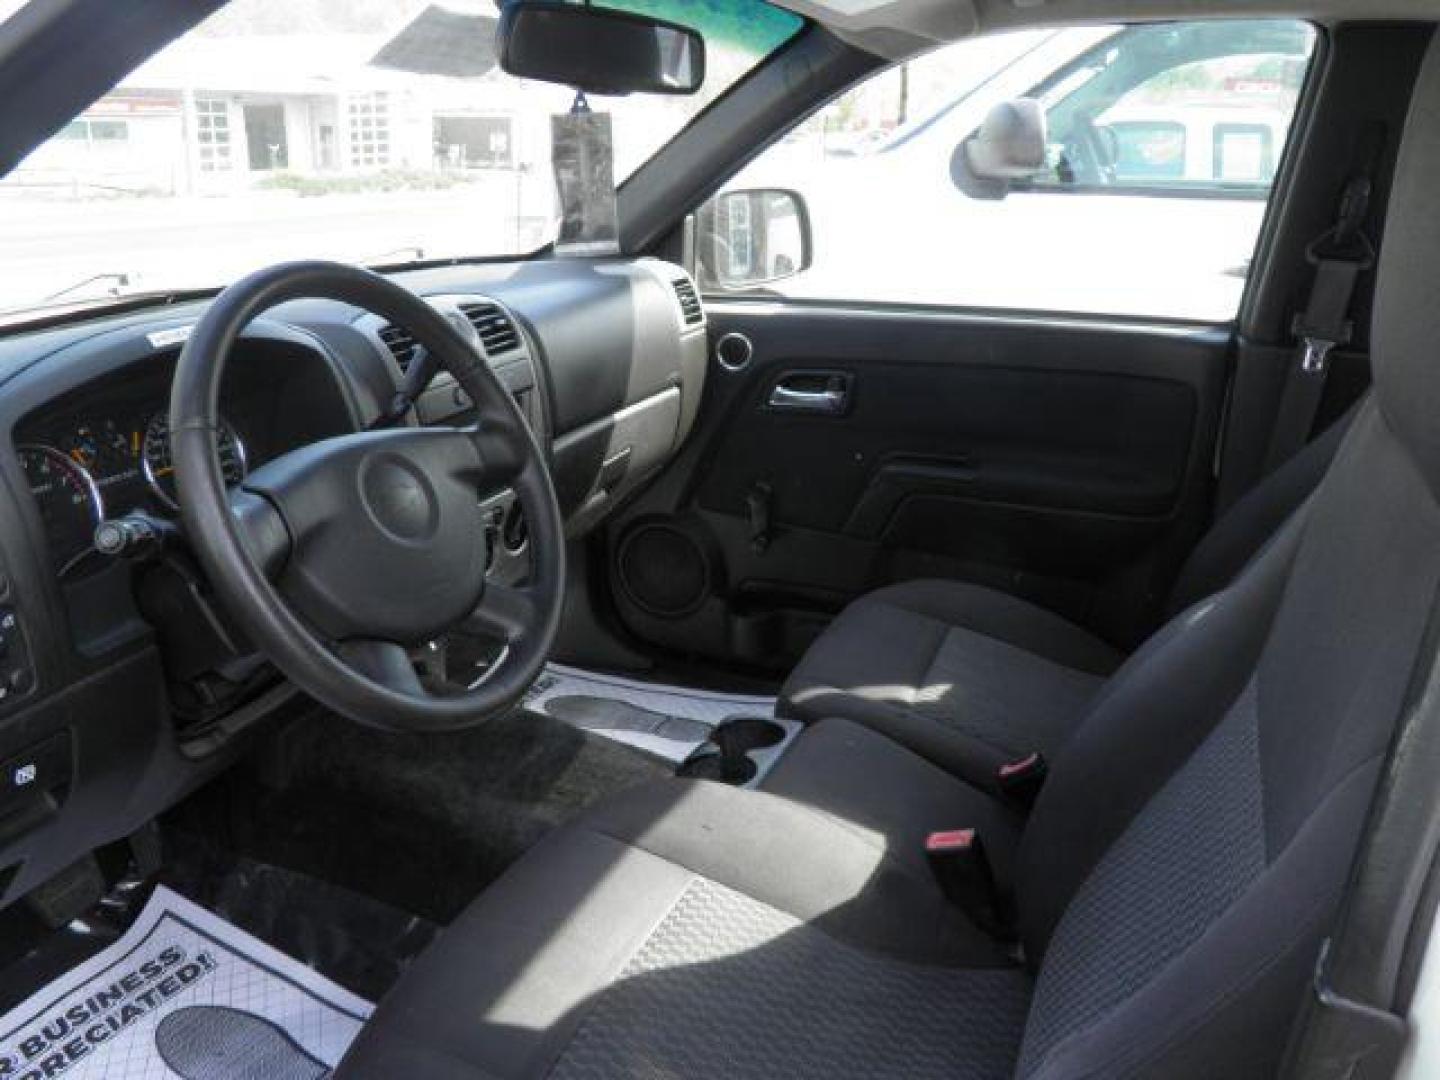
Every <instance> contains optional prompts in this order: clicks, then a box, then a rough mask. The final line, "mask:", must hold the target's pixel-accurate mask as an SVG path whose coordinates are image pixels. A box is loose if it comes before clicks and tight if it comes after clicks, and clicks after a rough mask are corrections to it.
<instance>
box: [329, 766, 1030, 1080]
mask: <svg viewBox="0 0 1440 1080" xmlns="http://www.w3.org/2000/svg"><path fill="white" fill-rule="evenodd" d="M1030 988H1031V977H1030V975H1029V974H1028V973H1026V972H1025V971H1024V970H1023V969H1020V968H1018V967H1016V966H1014V965H1013V964H1011V963H1010V962H1009V961H1008V960H1007V959H1006V958H1005V957H1004V956H1003V955H1002V954H1000V953H999V952H998V950H997V949H996V948H995V946H993V945H991V944H990V943H989V942H988V941H984V940H983V936H980V935H978V933H977V932H976V931H974V930H973V929H971V928H969V927H968V926H967V925H966V924H965V923H964V921H963V919H961V918H960V916H959V915H958V913H956V912H955V911H954V910H953V909H951V908H949V907H948V906H947V905H945V904H944V902H943V900H941V899H940V898H939V895H938V892H936V891H934V889H933V885H932V884H931V883H930V882H929V881H928V880H926V879H925V878H923V877H921V876H919V875H916V874H915V873H913V872H912V870H911V869H910V868H909V867H908V866H906V865H903V864H897V863H895V862H894V861H892V860H891V859H890V858H889V857H888V855H887V853H886V852H885V850H884V848H883V846H882V845H879V844H877V843H876V842H875V841H874V840H873V839H872V838H870V837H868V836H866V835H865V834H864V833H863V832H861V831H859V830H856V829H853V828H850V827H849V826H846V825H845V824H843V823H840V822H837V821H836V820H835V819H833V818H830V817H828V816H826V815H823V814H820V813H817V812H815V811H813V810H809V809H806V808H804V807H799V806H796V805H794V804H793V803H790V802H787V801H786V800H784V799H781V798H778V797H775V796H773V795H768V794H764V793H760V792H747V791H738V790H735V789H732V788H726V787H722V786H719V785H714V784H707V783H702V782H676V783H673V784H668V785H661V786H657V787H655V788H645V789H640V790H637V791H636V792H633V793H631V794H630V795H627V796H625V797H623V798H621V799H620V800H618V801H616V802H614V803H611V804H609V806H607V807H606V808H603V809H602V810H600V811H599V812H597V813H594V814H592V815H590V816H589V817H587V818H585V819H583V820H582V821H581V822H579V823H577V824H575V825H571V826H567V827H565V828H562V829H560V830H557V831H556V832H555V833H553V834H552V835H551V836H550V837H549V838H548V839H547V840H546V841H544V842H543V843H542V844H540V845H538V846H537V847H536V848H535V849H534V850H532V851H531V852H530V853H529V854H528V855H527V856H526V857H525V858H524V859H522V860H521V861H520V862H519V863H517V864H516V865H515V866H514V867H512V868H511V870H510V871H509V872H508V873H507V874H506V875H505V876H504V877H503V878H502V879H501V880H500V881H499V882H498V883H497V884H496V885H495V886H493V887H492V888H491V889H489V890H488V891H487V892H486V893H485V894H484V895H483V896H482V897H481V898H480V899H479V900H477V901H476V902H475V903H474V904H473V905H472V906H471V907H470V908H469V909H467V911H466V912H465V913H464V914H463V915H461V917H460V918H459V919H458V920H457V921H456V922H455V923H454V924H453V925H452V926H451V927H450V928H449V929H448V930H447V931H446V932H445V934H444V936H443V937H442V938H441V940H440V941H439V942H437V944H436V945H434V946H432V947H431V948H430V949H429V950H427V952H426V953H425V954H424V956H422V957H421V958H420V960H419V961H417V962H416V964H415V965H414V966H413V967H412V968H411V969H410V970H409V971H408V972H407V973H406V975H405V976H404V977H403V978H402V980H401V981H400V983H399V984H398V985H397V986H396V988H395V989H394V990H393V991H392V993H391V994H390V995H388V996H387V997H386V999H385V1000H384V1001H383V1002H382V1003H381V1005H380V1008H379V1009H378V1011H377V1012H376V1014H375V1016H374V1018H373V1019H372V1020H371V1021H370V1023H369V1024H368V1025H367V1026H366V1028H365V1029H364V1030H363V1031H362V1033H361V1035H360V1037H359V1039H358V1040H357V1041H356V1043H355V1045H354V1046H353V1047H352V1048H351V1050H350V1053H349V1054H348V1055H347V1057H346V1059H345V1061H344V1062H343V1063H342V1064H341V1067H340V1069H339V1072H338V1075H339V1076H341V1077H350V1078H367V1077H375V1078H378V1077H385V1078H387V1080H388V1078H392V1077H397V1076H424V1077H427V1078H438V1080H457V1078H461V1077H464V1078H467V1080H477V1078H482V1077H483V1078H490V1080H500V1078H505V1080H509V1078H511V1077H515V1078H519V1077H539V1076H553V1077H565V1078H579V1077H617V1078H619V1077H674V1076H687V1077H689V1076H700V1077H703V1076H717V1077H720V1076H723V1077H741V1078H744V1077H756V1078H759V1077H772V1076H799V1075H805V1076H817V1077H819V1076H824V1077H837V1078H842V1080H843V1078H847V1077H854V1078H856V1080H859V1078H861V1077H865V1078H870V1077H876V1076H901V1075H903V1076H907V1077H919V1078H926V1077H935V1078H936V1080H940V1078H942V1077H943V1078H947V1080H957V1078H974V1080H982V1078H992V1077H993V1078H1000V1077H1008V1076H1010V1074H1011V1072H1012V1070H1013V1068H1014V1063H1015V1059H1016V1055H1017V1053H1018V1049H1019V1045H1020V1038H1021V1033H1022V1029H1023V1025H1024V1022H1025V1014H1026V1010H1027V1008H1028V1002H1029V996H1030Z"/></svg>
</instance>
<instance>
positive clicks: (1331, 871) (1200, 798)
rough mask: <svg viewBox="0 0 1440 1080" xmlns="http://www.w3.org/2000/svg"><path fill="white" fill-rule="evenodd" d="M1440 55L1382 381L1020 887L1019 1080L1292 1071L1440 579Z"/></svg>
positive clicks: (1385, 290)
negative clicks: (1026, 1009) (1028, 965)
mask: <svg viewBox="0 0 1440 1080" xmlns="http://www.w3.org/2000/svg"><path fill="white" fill-rule="evenodd" d="M1436 168H1440V46H1435V47H1432V49H1431V52H1430V55H1429V56H1428V58H1427V61H1426V65H1425V69H1424V72H1423V74H1422V76H1421V79H1420V83H1419V85H1418V86H1417V89H1416V97H1415V102H1414V105H1413V106H1412V111H1411V116H1410V120H1409V122H1408V125H1407V131H1406V138H1405V142H1404V145H1403V148H1402V151H1401V159H1400V164H1399V170H1398V175H1397V179H1396V183H1395V188H1394V195H1393V197H1392V210H1391V213H1390V215H1389V221H1390V223H1391V225H1390V228H1389V229H1388V231H1387V236H1386V241H1385V250H1384V255H1383V257H1382V261H1381V267H1380V274H1379V284H1378V291H1377V302H1376V312H1375V328H1374V333H1373V336H1372V340H1373V342H1374V346H1373V354H1374V363H1375V380H1376V386H1375V392H1374V394H1373V395H1372V397H1371V398H1370V399H1369V400H1367V401H1366V402H1365V403H1364V404H1363V405H1362V406H1361V408H1360V410H1359V412H1358V414H1357V415H1356V417H1355V419H1354V422H1353V424H1352V426H1351V428H1350V430H1349V431H1348V432H1347V433H1346V435H1345V437H1344V440H1343V444H1342V445H1341V446H1340V448H1339V451H1338V453H1337V455H1336V458H1335V461H1334V463H1333V464H1332V466H1331V468H1330V470H1329V472H1328V473H1327V475H1326V477H1325V479H1324V480H1323V482H1322V483H1321V484H1320V486H1319V488H1318V489H1317V490H1316V492H1315V494H1314V495H1313V496H1312V497H1311V498H1310V500H1309V502H1308V503H1307V504H1306V505H1305V506H1304V507H1303V508H1302V509H1301V511H1300V512H1299V513H1298V514H1297V515H1295V516H1294V517H1293V518H1292V519H1291V520H1290V522H1289V523H1287V524H1286V526H1285V527H1284V528H1283V529H1282V530H1281V531H1280V533H1279V534H1278V535H1276V536H1275V538H1274V539H1273V540H1271V542H1270V543H1269V544H1268V546H1267V547H1266V548H1265V549H1264V550H1263V551H1262V552H1261V554H1260V555H1259V556H1258V557H1257V558H1256V559H1255V560H1254V561H1253V562H1251V563H1250V565H1249V566H1248V567H1247V568H1246V569H1245V571H1244V572H1243V573H1242V574H1241V575H1240V576H1239V577H1238V578H1237V579H1236V580H1235V581H1234V582H1233V583H1232V584H1231V585H1230V586H1229V587H1228V588H1226V589H1225V590H1223V591H1222V592H1220V593H1218V594H1216V595H1215V596H1214V597H1212V598H1211V599H1209V600H1208V601H1205V602H1204V603H1202V604H1200V605H1199V606H1197V607H1195V608H1192V609H1190V610H1189V611H1187V612H1185V613H1183V614H1181V615H1180V616H1178V617H1177V618H1176V619H1174V620H1172V622H1171V623H1169V624H1168V625H1167V626H1166V627H1164V628H1163V629H1162V630H1161V631H1160V632H1159V633H1158V634H1157V635H1156V636H1155V637H1154V638H1152V640H1151V641H1150V642H1148V643H1147V644H1146V645H1145V646H1144V647H1142V648H1141V650H1140V651H1139V652H1137V653H1136V654H1135V655H1134V656H1133V657H1132V658H1131V659H1130V660H1129V661H1127V662H1126V664H1125V665H1124V666H1123V667H1122V668H1121V669H1120V670H1119V672H1117V673H1116V675H1115V676H1114V677H1113V678H1112V679H1111V680H1110V681H1109V682H1108V683H1107V684H1106V686H1105V688H1104V689H1103V690H1102V691H1101V693H1100V695H1099V697H1098V698H1097V700H1096V701H1095V703H1094V705H1093V707H1092V708H1091V711H1090V712H1089V714H1088V715H1087V717H1086V718H1085V720H1084V721H1083V723H1082V724H1081V726H1080V729H1079V730H1078V731H1077V733H1076V735H1075V737H1074V738H1073V740H1072V741H1071V742H1070V743H1069V745H1068V746H1067V747H1066V748H1065V750H1064V751H1063V752H1062V754H1061V755H1060V757H1059V759H1058V760H1057V761H1056V762H1055V765H1054V769H1053V772H1052V776H1051V778H1050V781H1049V782H1048V783H1047V784H1046V787H1045V790H1044V791H1043V793H1042V795H1041V797H1040V800H1039V801H1038V803H1037V804H1036V807H1035V810H1034V814H1033V816H1032V818H1031V824H1030V826H1029V828H1028V829H1027V833H1026V837H1025V841H1024V843H1023V845H1022V850H1021V853H1020V860H1019V867H1018V881H1017V892H1018V895H1019V897H1020V905H1021V907H1020V912H1019V915H1020V924H1021V931H1022V936H1023V938H1024V941H1025V945H1026V948H1027V953H1028V955H1030V956H1031V957H1033V958H1036V959H1037V960H1038V977H1037V984H1036V993H1035V998H1034V1002H1033V1005H1032V1008H1031V1013H1030V1018H1029V1021H1028V1024H1027V1028H1026V1033H1025V1039H1024V1045H1023V1048H1022V1052H1021V1060H1020V1064H1019V1068H1018V1075H1019V1076H1021V1077H1023V1078H1026V1080H1029V1078H1032V1077H1037V1078H1038V1077H1043V1078H1046V1080H1053V1078H1059V1077H1080V1076H1086V1077H1088V1076H1105V1077H1113V1076H1131V1075H1153V1076H1163V1077H1167V1078H1174V1077H1186V1076H1205V1077H1214V1076H1224V1077H1227V1078H1233V1077H1245V1076H1271V1075H1273V1074H1274V1071H1275V1069H1276V1067H1277V1065H1278V1063H1279V1060H1280V1056H1281V1054H1282V1053H1283V1048H1284V1041H1285V1033H1286V1031H1287V1030H1288V1028H1289V1027H1290V1024H1291V1022H1292V1020H1293V1017H1294V1016H1295V1014H1296V1010H1297V1008H1298V1005H1299V1004H1300V1001H1301V993H1302V990H1303V988H1304V986H1305V985H1306V980H1307V978H1308V976H1309V974H1310V972H1311V971H1312V969H1313V966H1314V963H1315V959H1316V955H1317V952H1318V949H1319V945H1320V942H1321V940H1322V939H1323V937H1324V935H1325V934H1326V932H1327V930H1328V928H1329V926H1330V924H1331V921H1332V920H1333V918H1334V915H1335V912H1336V909H1337V907H1338V904H1339V900H1340V897H1341V894H1342V891H1343V888H1344V884H1345V881H1346V877H1347V875H1348V872H1349V867H1350V864H1351V861H1352V859H1353V857H1354V853H1355V849H1356V846H1357V844H1358V840H1359V836H1360V832H1361V828H1362V825H1363V822H1364V818H1365V814H1366V811H1367V808H1368V805H1369V802H1370V799H1371V796H1372V793H1373V790H1374V786H1375V782H1376V779H1377V777H1378V775H1379V773H1380V770H1381V768H1382V766H1383V762H1384V757H1385V753H1386V750H1387V748H1388V745H1389V741H1390V738H1391V735H1392V732H1393V730H1394V728H1395V725H1396V723H1397V721H1398V719H1399V718H1400V716H1401V715H1402V712H1403V710H1404V708H1405V705H1406V701H1407V695H1408V693H1409V686H1410V684H1411V681H1412V678H1413V675H1414V672H1415V670H1416V668H1417V665H1419V664H1421V663H1428V662H1429V661H1430V659H1431V658H1429V657H1425V656H1422V655H1421V648H1422V642H1423V641H1424V640H1425V638H1426V629H1427V626H1428V624H1429V622H1430V619H1431V612H1432V609H1433V608H1434V606H1435V601H1436V591H1437V586H1440V501H1437V497H1436V492H1437V491H1440V362H1437V359H1436V357H1435V355H1434V354H1435V352H1436V351H1437V349H1436V344H1437V342H1440V304H1437V303H1435V298H1434V297H1433V296H1429V295H1426V294H1427V293H1429V292H1435V291H1440V287H1437V286H1435V285H1434V284H1432V283H1433V282H1436V281H1440V215H1436V214H1434V213H1433V212H1432V211H1431V207H1430V205H1429V203H1430V199H1429V197H1428V191H1427V181H1428V179H1429V178H1430V177H1431V176H1433V175H1435V174H1436Z"/></svg>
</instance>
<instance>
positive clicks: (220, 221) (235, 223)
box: [0, 175, 542, 310]
mask: <svg viewBox="0 0 1440 1080" xmlns="http://www.w3.org/2000/svg"><path fill="white" fill-rule="evenodd" d="M536 194H537V193H535V192H533V191H532V192H530V193H527V195H528V196H529V197H527V200H526V205H527V207H529V206H534V205H536V204H537V203H539V202H540V200H539V199H537V198H536V197H535V196H536ZM516 209H517V201H516V191H515V181H514V179H513V178H512V177H511V176H508V175H506V176H503V177H497V178H496V179H495V180H493V181H490V182H487V183H481V184H476V185H466V186H465V187H457V188H449V189H446V190H441V191H400V192H370V193H364V194H343V195H322V196H312V197H300V196H297V195H294V194H292V193H289V192H256V193H247V194H243V195H237V196H230V197H214V198H167V197H154V198H117V199H92V200H84V201H58V200H53V199H40V198H36V197H34V196H30V195H26V194H17V193H15V192H4V193H3V194H0V310H3V309H8V308H13V307H17V306H21V305H25V304H29V303H36V302H39V301H41V300H43V299H44V298H45V297H47V296H50V295H51V294H53V293H55V292H58V291H60V290H62V289H66V288H67V287H69V286H73V285H75V284H76V283H78V282H80V281H81V280H82V279H84V278H86V277H89V276H91V275H98V274H119V273H124V274H128V275H129V276H130V279H131V287H133V288H169V287H182V286H187V285H209V284H224V283H226V282H228V281H232V280H234V279H235V278H237V277H240V276H242V275H244V274H245V273H247V272H248V271H250V270H253V269H257V268H259V267H261V266H266V265H269V264H271V263H275V262H280V261H282V260H285V259H296V258H316V257H326V258H335V259H342V260H346V261H351V262H387V261H390V262H400V261H403V260H405V259H407V258H411V257H413V253H412V252H411V251H409V250H408V249H411V248H414V247H421V248H423V249H424V251H425V254H426V256H429V257H439V256H444V255H451V254H474V253H477V252H480V253H494V254H508V253H514V252H517V251H521V250H529V249H531V248H533V247H535V246H537V244H538V243H539V242H540V240H539V239H537V237H538V236H539V233H540V232H541V228H542V227H541V226H540V224H539V223H538V222H537V221H536V220H535V219H534V218H527V219H525V220H524V221H521V222H519V223H517V217H516ZM110 284H111V282H108V281H107V282H102V283H98V284H92V285H88V286H84V287H83V288H81V289H77V290H76V291H75V292H73V293H70V294H68V295H69V296H70V297H71V298H74V299H79V298H83V297H89V296H95V295H99V294H101V293H103V290H104V289H105V288H107V287H109V285H110Z"/></svg>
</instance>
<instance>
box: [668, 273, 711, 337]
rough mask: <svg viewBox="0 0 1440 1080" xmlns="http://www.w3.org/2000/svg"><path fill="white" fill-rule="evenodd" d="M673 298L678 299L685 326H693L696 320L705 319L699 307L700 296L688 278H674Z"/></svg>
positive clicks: (701, 320)
mask: <svg viewBox="0 0 1440 1080" xmlns="http://www.w3.org/2000/svg"><path fill="white" fill-rule="evenodd" d="M675 298H676V299H677V300H679V301H680V314H681V315H682V316H684V319H685V325H686V326H694V325H695V324H696V323H698V322H704V321H705V312H704V311H703V310H702V309H701V307H700V297H699V296H698V295H697V294H696V292H695V286H694V285H692V284H691V283H690V279H689V278H677V279H676V281H675Z"/></svg>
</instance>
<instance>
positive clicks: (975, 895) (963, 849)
mask: <svg viewBox="0 0 1440 1080" xmlns="http://www.w3.org/2000/svg"><path fill="white" fill-rule="evenodd" d="M925 858H926V860H927V861H928V862H929V863H930V870H931V872H932V873H933V874H934V875H935V881H936V883H937V884H938V885H939V886H940V891H941V892H943V893H944V894H945V898H946V899H947V900H949V901H950V902H951V903H952V904H954V905H955V906H956V907H958V908H959V909H960V910H961V911H963V912H964V913H965V915H966V917H967V918H969V920H970V921H971V922H973V923H974V924H975V925H976V926H977V927H979V928H980V929H981V930H983V931H985V932H986V933H987V934H989V935H990V936H991V937H994V938H997V939H999V940H1002V941H1010V940H1013V938H1014V933H1013V932H1012V931H1011V929H1010V920H1009V918H1008V917H1007V914H1006V905H1005V903H1004V901H1003V899H1002V898H1001V896H1000V890H999V889H998V888H997V887H996V885H995V874H994V872H993V871H992V870H991V869H990V860H989V858H988V857H987V856H986V854H985V845H984V844H983V843H982V842H981V840H980V833H979V831H978V830H976V829H951V830H949V831H945V832H932V833H931V834H930V835H929V836H927V837H926V838H925Z"/></svg>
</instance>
